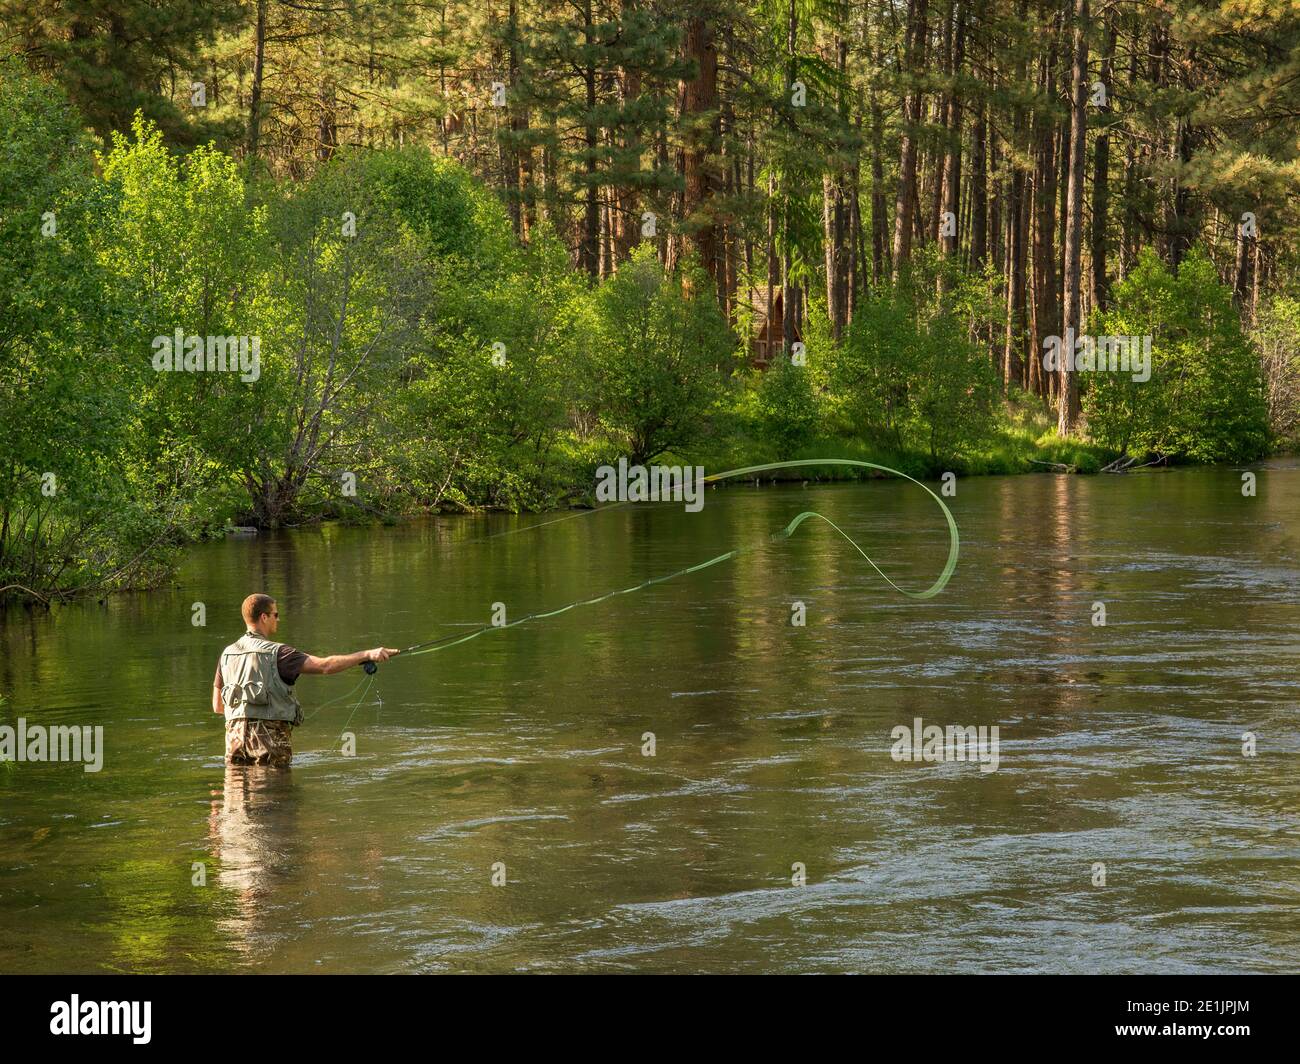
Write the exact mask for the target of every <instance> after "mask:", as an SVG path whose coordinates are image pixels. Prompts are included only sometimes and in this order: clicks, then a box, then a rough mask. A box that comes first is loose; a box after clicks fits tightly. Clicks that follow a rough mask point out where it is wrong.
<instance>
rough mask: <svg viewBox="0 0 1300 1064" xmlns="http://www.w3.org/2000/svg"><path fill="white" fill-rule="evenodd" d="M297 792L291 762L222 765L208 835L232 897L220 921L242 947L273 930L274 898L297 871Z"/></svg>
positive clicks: (251, 948) (220, 878)
mask: <svg viewBox="0 0 1300 1064" xmlns="http://www.w3.org/2000/svg"><path fill="white" fill-rule="evenodd" d="M299 795H300V789H299V787H298V786H297V785H296V784H295V782H294V778H293V769H292V768H279V767H276V766H274V765H230V764H227V765H226V775H225V780H224V783H223V786H222V790H221V792H220V797H219V798H214V799H213V802H212V815H211V817H210V818H209V837H210V839H211V843H212V856H213V859H214V864H215V867H216V869H217V883H218V885H219V886H220V887H221V888H223V889H224V890H227V891H230V892H231V894H232V895H233V897H234V901H235V908H234V915H232V916H230V917H228V918H223V919H222V920H220V921H219V923H220V925H221V927H222V929H223V930H224V931H225V932H226V933H227V935H228V936H229V937H230V938H231V940H232V945H234V946H235V948H237V949H240V950H241V951H243V952H247V953H254V952H256V951H257V949H258V946H259V942H260V940H261V939H263V938H264V937H266V936H267V935H268V934H270V933H271V932H272V926H271V924H272V921H273V919H274V913H275V909H276V907H277V904H285V903H287V902H288V901H289V899H288V898H286V896H285V895H286V893H287V892H288V891H290V890H291V889H292V888H293V886H294V884H295V882H296V881H297V880H298V879H299V878H300V877H301V875H302V861H303V857H304V846H303V840H302V838H301V835H300V832H299Z"/></svg>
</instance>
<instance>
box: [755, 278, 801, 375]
mask: <svg viewBox="0 0 1300 1064" xmlns="http://www.w3.org/2000/svg"><path fill="white" fill-rule="evenodd" d="M767 292H768V287H767V285H759V286H757V287H755V288H753V289H751V290H750V293H749V303H750V306H751V307H752V308H753V317H752V318H751V320H750V342H749V350H750V357H749V361H750V364H751V365H753V366H756V367H757V368H758V369H766V368H767V367H768V366H769V365H771V364H772V362H773V361H774V360H775V359H776V358H778V357H779V356H780V354H781V348H782V346H783V345H784V344H785V305H784V302H783V299H782V292H781V287H780V285H778V286H776V287H775V288H773V289H772V316H771V318H770V319H769V318H768V313H767ZM794 339H796V340H799V339H802V337H801V336H800V335H799V330H798V329H797V328H796V329H795V334H794Z"/></svg>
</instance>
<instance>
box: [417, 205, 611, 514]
mask: <svg viewBox="0 0 1300 1064" xmlns="http://www.w3.org/2000/svg"><path fill="white" fill-rule="evenodd" d="M439 292H440V293H441V294H442V295H443V296H444V297H445V299H443V300H440V306H441V307H442V315H441V316H440V324H439V329H438V332H437V335H436V337H435V338H434V341H433V342H432V343H431V345H430V346H429V348H428V349H427V350H425V351H423V352H422V353H420V355H418V356H417V357H416V358H415V359H414V360H413V362H412V365H411V372H412V374H413V379H412V380H411V383H410V385H409V387H407V388H406V389H405V390H404V391H403V394H402V398H401V405H402V410H403V421H404V422H405V423H406V424H407V425H409V426H410V430H411V435H410V439H409V442H408V443H407V445H406V446H404V448H403V450H402V457H401V468H400V471H401V473H402V475H403V477H404V478H405V479H406V481H407V482H408V483H409V484H410V486H411V491H412V493H413V494H414V495H415V497H416V498H417V499H418V500H419V501H420V502H421V503H422V504H424V505H439V504H443V503H452V504H455V505H459V506H464V507H469V506H474V505H482V504H485V503H486V504H488V505H493V506H500V507H505V508H508V509H519V508H522V507H531V508H537V507H540V506H543V505H546V504H547V503H548V502H551V501H553V500H554V498H555V497H556V495H557V494H558V492H559V491H560V489H561V485H560V484H559V483H558V482H557V481H556V478H555V469H556V463H557V456H556V454H555V444H556V441H557V429H558V428H559V426H561V425H562V424H563V422H564V419H565V416H566V413H567V409H568V404H569V401H570V396H571V395H572V394H573V391H574V387H575V373H574V366H575V364H576V361H577V359H578V337H579V336H580V335H581V330H582V328H583V326H584V324H585V323H584V318H585V316H586V314H587V307H586V304H587V299H588V295H587V288H586V284H585V283H584V282H583V280H582V279H581V276H580V275H579V274H577V273H575V272H574V271H573V270H572V269H571V268H570V267H569V263H568V256H567V255H566V253H565V251H564V247H563V245H562V244H560V242H559V241H558V240H557V239H556V237H555V236H554V234H553V233H550V232H549V231H547V230H545V229H543V230H540V231H539V232H538V234H537V236H536V238H535V239H534V241H533V243H532V245H531V246H530V247H529V248H527V249H525V250H524V251H523V252H521V254H520V255H519V257H518V269H517V270H516V271H514V272H510V273H504V274H500V275H498V276H496V277H482V276H480V275H478V274H477V273H476V272H475V271H471V270H467V269H465V268H464V267H462V266H460V265H459V264H453V265H452V266H451V267H449V268H448V267H444V268H443V270H442V276H441V281H440V284H439ZM496 345H500V346H496Z"/></svg>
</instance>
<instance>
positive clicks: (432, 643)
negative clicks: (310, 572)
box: [363, 458, 961, 676]
mask: <svg viewBox="0 0 1300 1064" xmlns="http://www.w3.org/2000/svg"><path fill="white" fill-rule="evenodd" d="M828 465H830V466H850V467H855V468H861V469H875V470H879V471H881V472H884V473H890V474H892V475H894V476H897V477H902V478H903V479H904V480H908V481H911V482H912V483H913V484H915V485H916V486H917V487H919V488H921V489H922V490H924V491H925V493H926V494H927V495H929V496H930V497H931V498H932V499H934V501H935V502H936V503H938V504H939V509H941V510H942V511H943V515H944V518H945V519H946V520H947V523H948V558H947V560H946V562H945V564H944V567H943V571H942V572H941V573H940V574H939V576H938V578H937V579H936V580H935V582H934V583H933V584H931V585H930V586H929V587H928V588H926V589H925V590H924V591H909V590H908V589H907V588H904V587H899V585H898V584H896V583H894V581H893V580H891V579H890V578H889V577H888V576H887V575H886V574H885V572H884V571H883V570H882V569H881V568H880V566H878V565H877V564H876V563H875V561H874V560H873V559H872V558H871V556H870V555H869V554H867V552H866V551H864V550H863V549H862V548H861V547H860V546H858V544H857V543H856V542H855V541H854V540H853V537H851V536H850V535H849V534H848V533H847V532H845V531H844V530H843V529H842V528H840V527H839V526H838V525H837V524H835V522H834V521H832V520H831V519H830V518H828V517H826V516H825V515H824V514H819V513H817V512H816V511H815V510H805V511H803V512H802V513H800V514H797V515H796V516H795V518H794V519H793V520H792V521H791V522H790V523H789V524H788V525H786V527H785V528H783V529H781V530H780V531H779V532H776V533H774V534H773V535H772V536H771V540H772V541H775V540H778V539H789V538H790V536H791V535H793V533H794V531H795V530H796V529H797V528H798V527H799V526H800V525H801V524H803V523H804V522H805V521H807V520H808V519H809V518H813V517H815V518H817V519H818V520H821V521H825V522H826V523H827V524H828V525H830V526H831V528H833V529H834V530H835V531H836V532H838V533H839V534H840V536H841V537H843V539H844V540H846V541H847V542H848V544H849V545H850V546H851V547H853V549H854V550H856V551H857V552H858V553H859V554H860V555H861V556H862V557H863V558H864V559H865V560H866V562H867V564H869V565H870V566H871V567H872V568H873V569H874V570H875V571H876V573H877V574H878V575H879V576H880V578H881V579H882V580H884V581H885V583H887V584H888V585H889V586H890V587H892V588H893V589H894V590H895V591H897V592H899V593H900V594H903V595H906V596H907V597H908V598H915V599H928V598H933V597H934V596H935V595H937V594H939V592H941V591H942V590H943V589H944V588H945V587H946V586H947V584H948V580H949V579H950V578H951V577H952V574H953V572H954V571H955V570H956V568H957V557H958V554H959V551H960V544H961V539H960V536H959V534H958V532H957V522H956V521H955V520H954V519H953V516H952V511H950V510H949V509H948V507H947V505H946V504H945V503H944V501H943V499H941V498H940V497H939V496H938V495H936V494H935V493H934V492H933V491H931V490H930V489H929V487H927V486H926V485H925V484H923V483H922V482H921V481H919V480H917V479H915V478H914V477H910V476H908V475H907V474H906V473H903V472H900V471H899V470H897V469H891V468H890V467H889V466H883V465H878V464H876V463H875V462H862V461H858V460H856V459H851V458H808V459H799V460H796V461H789V462H769V463H766V464H763V465H753V466H744V467H742V468H740V469H730V470H727V471H726V472H723V473H714V474H712V475H710V476H707V477H705V478H704V481H705V483H716V482H718V481H721V480H726V479H727V478H729V477H736V476H743V475H746V474H749V473H762V472H766V471H768V470H773V469H792V468H797V467H803V466H828ZM624 505H626V502H620V503H615V504H614V505H613V506H608V507H601V508H600V509H602V510H605V509H615V508H616V507H619V506H624ZM596 512H597V511H596V510H588V511H586V513H585V514H573V515H570V516H566V517H562V518H554V519H552V520H549V521H540V522H537V523H535V524H532V525H529V526H528V528H525V529H512V530H511V533H513V532H524V531H528V530H529V529H532V528H540V527H541V526H542V525H549V524H555V523H557V522H558V521H566V520H571V519H572V518H573V517H583V516H588V515H589V514H593V513H596ZM511 533H506V534H511ZM501 534H502V533H497V535H501ZM487 538H494V537H487ZM757 549H758V544H756V545H754V546H752V547H740V548H736V549H733V550H729V551H727V552H725V553H723V554H719V555H717V556H716V557H714V558H710V559H708V560H707V561H704V562H700V563H698V564H696V565H692V566H690V567H688V568H685V569H679V570H677V571H676V572H674V573H668V574H667V575H665V576H656V577H652V578H651V579H649V580H644V581H642V582H641V583H639V584H636V585H634V586H632V587H627V588H621V589H617V590H614V591H608V592H606V593H605V594H603V595H596V596H593V597H591V598H586V599H579V600H578V601H577V602H570V603H569V604H568V605H567V606H561V607H559V608H558V609H554V610H538V611H536V612H534V613H530V614H528V616H526V617H521V618H519V619H518V620H517V621H511V622H510V623H509V624H485V625H482V626H480V627H478V628H476V629H474V630H473V631H471V632H467V633H460V632H453V633H451V634H450V635H445V636H441V637H439V638H437V639H429V640H425V641H424V642H421V643H415V644H413V645H411V646H409V647H407V648H406V649H405V650H401V651H399V652H398V653H399V654H406V655H412V654H413V655H416V656H418V655H420V654H428V653H432V652H434V651H436V650H444V649H447V648H449V647H453V646H458V645H459V644H461V643H466V642H469V640H471V639H477V638H478V637H479V636H481V635H484V634H485V633H487V632H494V631H502V630H504V629H506V628H514V627H515V626H516V625H520V624H525V623H527V622H528V621H533V620H538V619H542V618H546V617H555V616H558V615H559V614H561V613H567V612H568V611H569V610H571V609H574V608H576V607H578V606H591V605H595V604H596V603H598V602H603V601H605V600H606V599H609V598H613V597H614V596H615V595H627V594H630V593H632V592H633V591H640V590H642V589H643V588H647V587H650V586H651V585H653V584H661V583H664V582H665V581H668V580H672V579H674V578H675V577H678V576H685V575H687V574H689V573H695V572H699V571H700V570H701V569H707V568H709V567H710V566H713V565H717V564H719V563H721V562H724V561H728V560H730V559H732V558H735V557H738V556H739V555H741V554H747V553H749V552H750V551H753V550H757ZM363 668H364V669H365V671H366V673H367V675H370V676H373V675H374V674H375V673H376V672H378V671H379V666H378V665H377V664H376V663H375V662H373V661H367V662H366V663H365V664H364V666H363Z"/></svg>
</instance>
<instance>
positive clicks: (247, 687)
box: [212, 595, 397, 765]
mask: <svg viewBox="0 0 1300 1064" xmlns="http://www.w3.org/2000/svg"><path fill="white" fill-rule="evenodd" d="M243 614H244V624H245V626H246V627H247V629H248V631H247V632H245V633H244V635H243V637H242V638H241V639H239V640H238V641H236V642H234V643H231V644H230V646H228V647H226V649H225V650H223V651H222V652H221V660H220V661H219V662H217V675H216V677H215V679H213V681H212V712H213V713H224V714H225V715H226V760H227V761H229V762H230V763H231V764H246V765H247V764H253V765H287V764H288V763H289V762H290V761H291V760H292V759H293V729H294V728H295V727H296V726H297V725H299V724H301V723H302V707H301V706H300V705H299V704H298V696H297V695H295V694H294V690H293V685H294V684H295V683H297V681H298V677H299V676H300V675H301V674H302V673H304V672H308V673H319V674H322V675H326V676H328V675H330V674H331V673H335V672H342V671H343V670H344V669H350V668H352V667H354V666H356V665H362V664H364V663H365V662H367V661H387V660H388V659H389V658H391V657H392V656H393V655H394V654H396V653H397V651H396V650H391V649H389V648H387V647H376V648H375V649H374V650H358V651H357V652H356V653H355V654H333V655H331V656H330V657H327V658H317V657H313V656H312V655H311V654H304V653H303V652H302V651H301V650H298V649H297V648H295V647H291V646H288V645H287V644H285V643H276V642H274V641H273V640H272V638H271V637H272V636H274V635H275V633H276V630H277V629H278V628H279V627H280V608H279V607H278V606H277V605H276V604H275V599H273V598H271V596H270V595H249V596H248V598H246V599H244V605H243Z"/></svg>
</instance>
